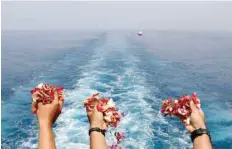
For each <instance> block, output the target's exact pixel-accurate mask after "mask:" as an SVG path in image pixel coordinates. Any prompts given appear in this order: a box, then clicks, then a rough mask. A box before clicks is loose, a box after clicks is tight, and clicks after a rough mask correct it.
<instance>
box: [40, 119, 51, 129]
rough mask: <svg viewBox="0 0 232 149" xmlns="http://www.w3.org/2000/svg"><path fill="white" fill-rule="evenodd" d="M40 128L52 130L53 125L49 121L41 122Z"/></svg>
mask: <svg viewBox="0 0 232 149" xmlns="http://www.w3.org/2000/svg"><path fill="white" fill-rule="evenodd" d="M39 127H40V128H52V123H51V122H50V121H48V120H39Z"/></svg>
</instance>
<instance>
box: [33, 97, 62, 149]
mask: <svg viewBox="0 0 232 149" xmlns="http://www.w3.org/2000/svg"><path fill="white" fill-rule="evenodd" d="M62 106H63V101H58V95H57V94H55V97H54V100H53V101H52V103H50V104H45V105H43V104H42V103H41V102H40V103H38V104H32V109H33V110H35V111H36V114H37V118H38V121H39V149H55V148H56V145H55V139H54V135H53V130H52V124H53V123H55V121H56V119H57V118H58V116H59V115H60V113H61V110H62Z"/></svg>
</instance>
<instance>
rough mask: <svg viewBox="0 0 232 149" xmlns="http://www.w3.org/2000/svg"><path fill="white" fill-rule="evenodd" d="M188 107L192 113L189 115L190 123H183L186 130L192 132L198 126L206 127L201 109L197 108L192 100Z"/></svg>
mask: <svg viewBox="0 0 232 149" xmlns="http://www.w3.org/2000/svg"><path fill="white" fill-rule="evenodd" d="M190 108H191V110H192V113H191V115H190V124H189V125H185V127H186V129H187V130H188V132H189V133H192V132H193V131H194V130H196V129H198V128H204V129H206V125H205V116H204V113H203V111H202V110H201V109H200V110H199V109H197V107H196V105H195V104H194V103H193V101H191V102H190Z"/></svg>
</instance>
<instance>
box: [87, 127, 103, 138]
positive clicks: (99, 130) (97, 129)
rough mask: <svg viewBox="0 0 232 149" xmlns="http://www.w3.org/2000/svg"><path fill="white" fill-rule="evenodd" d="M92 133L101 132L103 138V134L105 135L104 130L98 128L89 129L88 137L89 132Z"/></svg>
mask: <svg viewBox="0 0 232 149" xmlns="http://www.w3.org/2000/svg"><path fill="white" fill-rule="evenodd" d="M93 131H97V132H101V133H102V134H103V135H104V136H105V133H106V130H104V129H101V128H98V127H94V128H90V129H89V135H90V134H91V132H93Z"/></svg>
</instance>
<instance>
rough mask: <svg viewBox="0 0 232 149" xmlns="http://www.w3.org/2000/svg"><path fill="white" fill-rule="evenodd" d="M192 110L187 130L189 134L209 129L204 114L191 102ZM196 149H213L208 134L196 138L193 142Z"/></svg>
mask: <svg viewBox="0 0 232 149" xmlns="http://www.w3.org/2000/svg"><path fill="white" fill-rule="evenodd" d="M190 108H191V110H192V113H191V116H190V125H186V129H187V130H188V131H189V133H192V132H193V131H194V130H196V129H199V128H202V129H207V128H206V125H205V117H204V113H203V112H202V111H201V110H198V109H197V107H196V106H195V104H194V103H193V101H191V102H190ZM193 148H194V149H212V144H211V141H210V138H209V136H208V135H207V134H203V135H200V136H198V137H196V138H195V139H194V141H193Z"/></svg>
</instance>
